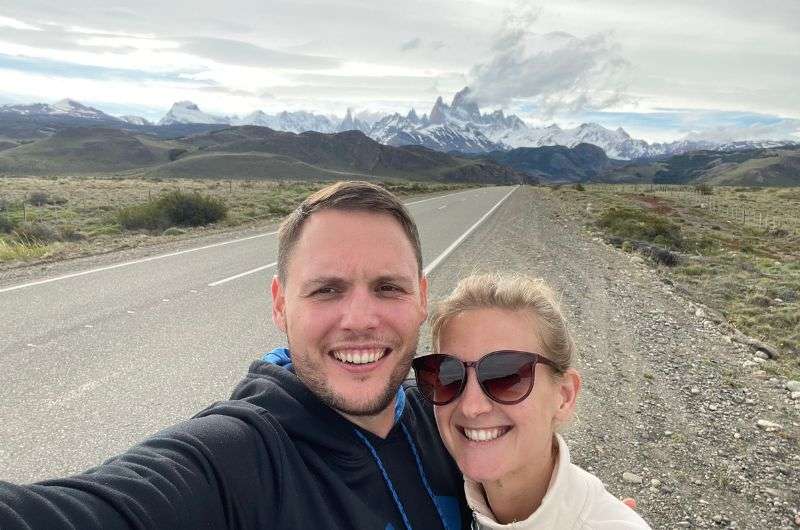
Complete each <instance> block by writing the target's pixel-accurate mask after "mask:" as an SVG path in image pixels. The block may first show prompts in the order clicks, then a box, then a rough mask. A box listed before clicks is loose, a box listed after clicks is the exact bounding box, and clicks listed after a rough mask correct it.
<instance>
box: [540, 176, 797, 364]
mask: <svg viewBox="0 0 800 530" xmlns="http://www.w3.org/2000/svg"><path fill="white" fill-rule="evenodd" d="M585 188H586V190H585V191H583V192H580V193H577V192H576V191H575V190H573V189H570V188H567V187H561V188H560V189H558V190H551V191H550V192H549V193H550V194H551V195H552V197H553V198H554V199H558V200H560V202H561V204H562V207H563V208H564V209H566V210H568V211H571V212H572V213H573V214H574V215H575V216H578V217H579V218H581V219H583V221H584V222H585V223H586V225H587V226H588V227H590V228H591V229H592V230H597V229H599V230H600V231H602V232H604V233H605V234H607V235H614V236H617V237H622V238H625V239H626V242H627V240H640V241H646V242H649V243H653V244H661V245H663V246H668V247H669V248H672V249H673V250H675V251H678V252H679V257H680V262H679V265H678V266H675V267H660V266H659V267H657V268H658V273H659V274H661V275H663V276H665V277H666V278H668V279H669V280H670V281H672V283H674V284H676V285H678V286H679V287H681V288H682V290H684V291H685V292H687V293H689V296H690V297H691V298H693V299H694V300H696V301H698V302H701V303H703V304H705V305H707V306H709V307H711V308H714V309H716V310H717V311H719V312H720V313H721V314H722V315H723V316H724V317H725V318H726V319H727V320H728V321H729V322H730V323H732V324H733V325H734V326H736V327H737V328H738V329H739V330H741V331H742V332H743V333H745V334H747V335H750V336H752V337H755V338H758V339H760V340H763V341H766V342H769V343H771V344H773V345H774V346H776V347H778V349H779V350H780V351H781V353H782V355H781V358H780V359H779V360H778V362H776V363H771V364H772V365H773V368H771V369H772V370H774V371H776V372H778V373H780V374H782V375H785V376H786V377H795V378H797V377H800V364H799V363H800V188H733V187H719V186H717V187H712V186H708V185H704V186H703V187H702V188H699V189H695V188H693V187H689V186H655V187H642V186H638V187H637V186H631V185H586V186H585ZM743 211H746V215H743V213H742V212H743ZM768 222H769V223H772V222H780V230H775V229H774V226H773V225H770V224H768ZM634 247H635V245H633V244H630V243H628V244H627V245H626V244H625V243H623V245H622V248H623V249H626V250H632V249H634ZM654 266H655V265H654Z"/></svg>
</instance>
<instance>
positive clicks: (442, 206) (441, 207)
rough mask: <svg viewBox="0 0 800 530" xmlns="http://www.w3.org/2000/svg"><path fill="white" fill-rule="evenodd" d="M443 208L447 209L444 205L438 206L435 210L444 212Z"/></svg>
mask: <svg viewBox="0 0 800 530" xmlns="http://www.w3.org/2000/svg"><path fill="white" fill-rule="evenodd" d="M445 208H447V205H446V204H443V205H441V206H439V207H438V208H437V210H444V209H445Z"/></svg>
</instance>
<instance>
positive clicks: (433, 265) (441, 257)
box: [422, 186, 519, 276]
mask: <svg viewBox="0 0 800 530" xmlns="http://www.w3.org/2000/svg"><path fill="white" fill-rule="evenodd" d="M517 188H519V186H514V188H513V189H512V190H511V191H509V192H508V193H506V194H505V196H503V198H502V199H500V200H499V201H497V204H495V205H494V206H492V209H491V210H489V211H488V212H486V213H485V214H483V217H481V218H480V219H478V221H477V222H476V223H475V224H474V225H472V226H470V227H469V228H468V229H467V231H466V232H464V233H463V234H461V236H460V237H459V238H458V239H456V240H455V241H453V243H452V244H451V245H450V246H449V247H447V248H446V249H445V250H444V252H442V253H441V254H439V256H437V257H436V259H435V260H433V261H432V262H430V263H429V264H428V266H427V267H425V269H424V270H423V271H422V273H423V274H424V275H425V276H427V275H428V274H430V273H431V272H433V271H434V270H435V269H436V267H438V266H439V264H440V263H441V262H442V261H444V259H445V258H446V257H447V256H449V255H450V253H451V252H453V251H454V250H455V249H456V247H457V246H458V245H460V244H461V242H462V241H464V240H465V239H466V238H467V237H469V235H470V234H471V233H472V232H474V231H475V229H476V228H478V227H479V226H480V225H481V223H482V222H484V221H485V220H486V218H487V217H489V216H490V215H492V213H493V212H494V211H495V210H497V208H499V207H500V205H501V204H503V202H505V200H506V199H508V197H509V196H510V195H511V194H512V193H514V192H515V191H516V190H517Z"/></svg>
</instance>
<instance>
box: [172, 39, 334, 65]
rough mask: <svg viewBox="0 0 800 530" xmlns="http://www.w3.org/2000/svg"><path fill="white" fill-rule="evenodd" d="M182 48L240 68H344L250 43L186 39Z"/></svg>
mask: <svg viewBox="0 0 800 530" xmlns="http://www.w3.org/2000/svg"><path fill="white" fill-rule="evenodd" d="M181 49H182V50H183V51H185V52H188V53H191V54H193V55H198V56H201V57H205V58H208V59H212V60H214V61H217V62H221V63H227V64H237V65H241V66H255V67H261V68H269V67H273V68H293V69H299V70H306V69H308V70H317V69H328V68H336V67H338V66H340V65H341V61H339V60H338V59H335V58H331V57H320V56H316V55H303V54H299V53H289V52H282V51H278V50H270V49H267V48H262V47H261V46H258V45H256V44H251V43H249V42H243V41H238V40H231V39H217V38H211V37H196V38H190V39H184V40H183V41H182V46H181Z"/></svg>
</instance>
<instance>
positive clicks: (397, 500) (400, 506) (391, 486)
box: [353, 429, 413, 530]
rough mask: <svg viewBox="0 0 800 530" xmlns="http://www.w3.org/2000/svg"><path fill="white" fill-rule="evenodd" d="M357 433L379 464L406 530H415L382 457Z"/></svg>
mask: <svg viewBox="0 0 800 530" xmlns="http://www.w3.org/2000/svg"><path fill="white" fill-rule="evenodd" d="M353 430H354V431H355V433H356V434H357V435H358V437H359V438H361V441H362V442H364V445H366V446H367V449H369V452H370V453H372V458H374V459H375V463H376V464H378V468H379V469H380V470H381V474H382V475H383V481H384V482H386V486H388V487H389V491H390V492H392V498H393V499H394V503H395V505H397V509H398V510H400V516H401V517H402V518H403V524H404V525H405V526H406V530H413V529H412V528H411V523H410V522H409V521H408V516H407V515H406V511H405V510H404V509H403V503H402V502H400V497H398V495H397V491H396V490H395V489H394V484H392V481H391V480H390V479H389V474H388V473H387V472H386V468H384V467H383V462H381V459H380V457H379V456H378V452H377V451H376V450H375V448H374V447H372V444H371V443H369V440H367V437H366V436H364V435H363V434H361V433H360V432H358V430H357V429H353Z"/></svg>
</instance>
